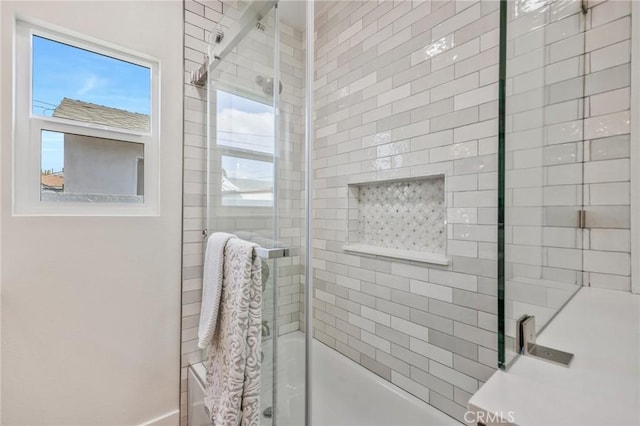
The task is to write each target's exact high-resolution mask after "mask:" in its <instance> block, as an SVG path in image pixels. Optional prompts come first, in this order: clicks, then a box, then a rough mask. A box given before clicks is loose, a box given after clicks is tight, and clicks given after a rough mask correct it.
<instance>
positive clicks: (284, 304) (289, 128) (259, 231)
mask: <svg viewBox="0 0 640 426" xmlns="http://www.w3.org/2000/svg"><path fill="white" fill-rule="evenodd" d="M246 6H247V3H246V2H237V1H231V2H227V1H216V0H214V1H209V0H203V1H193V0H185V2H184V7H185V74H184V85H185V91H184V92H185V99H184V119H185V122H184V129H185V135H184V145H185V147H184V155H185V157H184V219H183V220H184V235H183V281H182V371H181V384H180V386H181V394H180V397H181V401H180V410H181V424H182V425H186V424H187V423H186V422H187V406H186V404H187V393H186V391H187V367H188V366H189V365H190V364H194V363H197V362H200V361H201V360H202V353H201V351H200V350H199V349H198V348H197V326H198V321H199V314H200V300H201V292H202V264H203V256H204V251H203V250H204V244H203V238H202V230H203V229H204V228H206V227H207V218H206V195H205V194H206V179H207V175H206V172H207V162H206V161H207V150H206V147H207V142H206V133H207V129H206V125H207V115H206V114H207V105H206V104H207V92H206V89H203V88H197V87H195V86H193V85H192V84H191V83H190V73H191V71H193V70H196V69H198V68H199V67H200V65H201V64H202V63H203V60H204V55H205V54H206V53H207V50H208V48H207V41H208V40H209V35H210V33H211V31H213V30H215V29H217V28H218V25H219V24H220V25H221V26H222V28H223V30H224V29H227V28H229V27H231V26H232V25H233V24H234V23H235V21H236V20H237V19H238V17H239V16H240V12H241V11H242V10H244V8H245V7H246ZM264 23H265V25H266V26H267V29H266V30H265V31H266V33H269V32H270V33H271V34H273V28H272V27H271V22H264ZM280 30H281V32H280V41H281V45H280V46H281V51H280V55H281V60H280V71H281V78H282V84H283V91H282V94H281V98H280V108H281V110H280V114H281V119H280V147H281V149H280V152H279V161H280V165H279V171H280V176H279V186H278V189H277V197H278V206H279V222H278V236H279V242H280V243H281V244H283V245H286V246H288V247H290V248H291V253H292V255H291V256H290V257H288V258H286V259H280V260H279V261H278V268H277V274H278V288H279V291H280V297H279V304H278V315H277V320H276V321H277V329H278V332H279V333H280V334H283V333H287V332H290V331H295V330H298V329H299V318H300V316H301V309H300V307H301V294H302V292H301V290H302V280H303V275H302V274H303V272H304V268H303V265H302V262H303V257H301V247H302V246H303V239H302V238H303V232H302V226H303V221H304V216H303V213H304V203H303V201H304V192H303V189H304V168H303V167H304V166H303V158H304V150H303V147H304V144H303V135H304V119H303V113H304V110H303V108H302V107H303V104H304V102H303V99H304V50H303V41H304V34H303V33H302V32H300V31H298V30H296V29H294V28H292V27H290V26H289V25H287V24H286V23H281V25H280ZM252 31H257V30H252ZM252 36H254V34H251V33H250V34H249V35H248V37H249V38H251V37H252ZM256 37H257V38H258V39H262V40H264V39H265V37H263V36H256ZM271 41H273V39H272V38H271ZM249 45H251V46H253V47H254V48H255V49H260V46H261V45H260V44H259V43H254V42H253V41H251V42H249V41H247V42H246V43H244V44H243V48H242V50H240V51H237V52H235V53H232V54H231V55H230V57H229V59H230V60H237V61H238V64H241V65H242V66H245V65H247V64H250V63H251V61H255V60H257V59H256V58H259V57H263V56H264V55H265V49H263V50H262V51H261V52H260V53H261V54H256V55H252V54H251V51H250V49H246V47H247V46H249ZM269 49H272V47H270V48H269ZM235 55H239V56H235ZM242 55H249V56H250V58H249V57H247V58H245V59H247V60H244V59H243V58H240V56H242ZM265 65H268V66H270V67H272V64H270V65H269V64H265ZM242 66H238V68H237V69H238V71H237V72H238V73H242V72H243V71H240V69H241V68H242ZM244 71H247V72H249V73H250V74H245V77H246V82H245V83H246V84H251V83H253V79H254V77H255V76H254V75H253V74H255V73H257V71H256V70H252V69H251V67H250V66H249V68H246V69H244ZM262 71H264V68H263V69H262ZM226 78H227V79H230V78H233V77H232V76H227V77H226ZM213 110H214V111H215V105H214V106H213ZM214 130H215V129H214ZM212 176H213V177H212V178H213V179H219V178H220V170H212ZM214 205H215V203H214ZM222 210H223V209H222ZM222 210H216V213H215V221H213V224H212V225H213V226H214V227H215V229H209V232H210V233H211V232H215V231H233V232H238V231H239V232H238V233H239V234H240V233H241V232H245V233H244V234H242V235H243V236H245V235H247V234H246V231H248V232H250V233H251V234H252V235H253V237H262V238H267V239H269V238H270V237H271V236H272V229H273V228H272V227H273V219H272V216H271V210H270V209H269V211H266V210H264V211H261V212H258V211H256V209H252V208H247V209H246V211H241V210H238V209H236V210H235V211H234V212H233V213H234V214H233V215H229V214H223V213H224V212H223V211H222ZM227 213H228V212H227ZM210 226H211V225H210ZM270 263H271V264H272V262H270ZM270 273H271V276H273V274H274V271H273V268H272V270H271V271H270ZM270 282H272V281H271V280H270ZM272 295H273V291H272V289H271V288H269V284H267V290H266V292H265V298H264V299H263V304H264V307H265V311H264V312H263V315H264V318H269V317H271V315H272V313H271V311H272V306H273V305H272V304H273V299H272ZM270 326H271V329H272V333H273V330H274V327H273V325H272V324H270Z"/></svg>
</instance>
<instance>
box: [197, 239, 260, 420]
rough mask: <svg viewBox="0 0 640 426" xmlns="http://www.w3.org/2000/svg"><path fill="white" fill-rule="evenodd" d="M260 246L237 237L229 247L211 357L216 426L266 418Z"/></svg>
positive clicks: (210, 400) (209, 397)
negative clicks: (262, 379) (263, 411)
mask: <svg viewBox="0 0 640 426" xmlns="http://www.w3.org/2000/svg"><path fill="white" fill-rule="evenodd" d="M256 247H257V245H256V244H252V243H248V242H246V241H243V240H241V239H238V238H233V239H231V240H229V242H228V243H227V245H226V248H225V250H224V257H225V258H224V278H223V284H222V286H223V288H222V298H221V300H220V318H219V320H218V328H217V329H216V331H215V333H214V335H213V340H212V342H211V344H210V345H209V348H208V353H207V359H206V362H205V366H206V369H207V377H206V387H205V398H204V404H205V407H207V408H208V409H209V414H210V416H211V422H212V424H213V425H214V426H257V425H258V424H259V422H260V346H261V340H262V275H261V273H262V271H261V264H262V263H261V261H260V259H259V258H258V257H257V256H256V253H255V248H256Z"/></svg>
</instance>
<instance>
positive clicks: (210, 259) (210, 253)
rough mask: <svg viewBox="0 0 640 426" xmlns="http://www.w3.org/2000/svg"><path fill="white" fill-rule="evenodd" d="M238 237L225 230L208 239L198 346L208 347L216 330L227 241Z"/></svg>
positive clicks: (201, 347)
mask: <svg viewBox="0 0 640 426" xmlns="http://www.w3.org/2000/svg"><path fill="white" fill-rule="evenodd" d="M232 238H236V236H235V235H232V234H227V233H224V232H216V233H214V234H211V236H210V237H209V239H208V240H207V248H206V252H205V256H204V257H205V259H204V271H203V279H202V301H201V302H200V323H199V325H198V347H199V348H200V349H204V348H206V347H207V346H208V345H209V343H211V339H212V338H213V333H214V331H215V330H216V322H217V321H218V312H219V308H220V295H221V294H222V272H223V261H224V248H225V246H226V245H227V242H228V241H229V240H230V239H232Z"/></svg>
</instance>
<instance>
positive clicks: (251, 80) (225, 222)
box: [207, 1, 304, 425]
mask: <svg viewBox="0 0 640 426" xmlns="http://www.w3.org/2000/svg"><path fill="white" fill-rule="evenodd" d="M274 3H275V2H265V1H256V2H253V3H249V4H248V5H247V6H246V8H245V9H244V10H243V11H239V13H238V14H237V19H235V20H234V21H233V22H226V24H228V25H227V27H221V29H220V31H218V33H217V38H216V40H213V41H212V42H211V46H210V55H211V57H212V58H214V60H213V61H212V63H211V66H210V68H209V76H208V85H207V89H208V114H207V117H208V123H207V125H208V135H207V139H208V147H207V150H208V167H207V174H208V176H207V179H208V190H207V209H208V211H207V230H208V233H209V234H211V233H213V232H228V233H231V234H235V235H237V236H238V237H239V238H242V239H244V240H247V241H251V242H255V243H257V244H258V245H260V247H261V248H262V250H260V253H261V258H262V277H263V300H262V366H261V404H260V405H261V407H260V411H261V417H260V424H261V425H271V424H303V423H304V347H303V346H301V349H302V352H301V353H296V348H297V347H298V346H300V345H296V342H297V340H296V338H298V337H299V336H298V335H295V336H293V339H292V336H290V334H294V333H298V334H301V333H300V332H299V330H300V327H301V326H300V324H301V322H300V319H299V317H300V315H302V314H301V301H302V300H303V299H302V297H301V293H302V292H303V288H304V286H303V281H302V277H303V275H302V271H303V265H302V261H303V259H304V258H303V257H302V256H301V253H302V252H303V249H302V247H303V240H302V237H301V236H302V235H303V232H302V226H303V223H304V207H303V206H304V203H303V202H302V201H303V196H304V193H303V192H302V189H303V186H302V184H303V182H304V180H303V177H304V168H303V167H302V164H303V161H302V159H303V153H304V150H301V149H300V146H303V144H298V142H301V139H298V134H297V133H296V132H299V131H300V129H298V128H297V127H296V126H293V125H291V121H292V120H293V121H295V119H296V117H295V111H296V108H294V106H292V105H290V104H291V102H293V101H295V100H296V99H297V98H295V97H293V96H291V93H295V91H294V90H293V89H294V88H289V87H286V88H285V87H283V83H282V80H285V81H286V74H285V73H284V72H283V73H281V72H280V42H279V39H280V37H279V23H278V15H277V7H276V6H275V4H274ZM243 4H244V3H243ZM229 15H230V16H233V14H229ZM226 19H229V18H226ZM214 37H215V35H214ZM285 71H286V70H285ZM277 75H282V78H280V79H279V78H276V77H275V76H277ZM292 84H293V83H292ZM301 110H302V106H300V107H299V108H297V111H298V113H299V114H301V112H300V111H301ZM302 134H303V133H302ZM298 156H300V158H299V159H298V158H297V157H298ZM280 249H282V250H280ZM285 249H286V250H285ZM279 341H281V343H279ZM291 341H293V342H294V343H293V349H291ZM300 342H302V340H300ZM301 344H302V343H301ZM281 358H283V362H281V361H280V359H281ZM292 361H293V362H292ZM300 369H301V371H300ZM300 378H302V382H300V381H299V379H300ZM298 394H301V395H300V397H301V399H299V400H298V399H297V398H296V396H297V395H298ZM300 401H301V404H302V405H301V406H300V404H298V403H297V402H300ZM298 417H299V418H298Z"/></svg>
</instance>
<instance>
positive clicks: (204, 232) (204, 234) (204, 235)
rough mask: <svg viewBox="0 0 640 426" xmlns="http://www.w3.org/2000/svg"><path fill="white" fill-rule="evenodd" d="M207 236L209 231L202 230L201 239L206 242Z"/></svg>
mask: <svg viewBox="0 0 640 426" xmlns="http://www.w3.org/2000/svg"><path fill="white" fill-rule="evenodd" d="M208 236H209V231H208V230H207V229H203V230H202V239H203V240H206V239H207V237H208Z"/></svg>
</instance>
